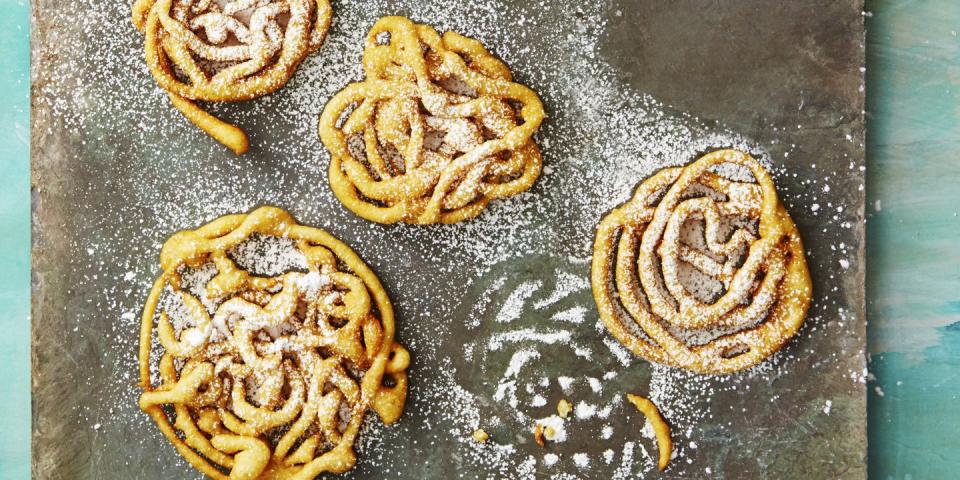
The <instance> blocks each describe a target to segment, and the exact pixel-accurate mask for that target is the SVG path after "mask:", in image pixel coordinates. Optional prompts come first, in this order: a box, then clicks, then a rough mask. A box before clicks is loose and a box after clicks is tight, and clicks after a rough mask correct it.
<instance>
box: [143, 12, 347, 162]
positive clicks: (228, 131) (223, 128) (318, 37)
mask: <svg viewBox="0 0 960 480" xmlns="http://www.w3.org/2000/svg"><path fill="white" fill-rule="evenodd" d="M332 13H333V12H332V9H331V7H330V2H329V0H137V1H136V3H134V5H133V23H134V25H136V27H137V29H138V30H140V32H141V33H143V34H144V36H145V42H144V53H145V56H146V60H147V66H149V67H150V73H152V74H153V78H154V79H155V80H156V81H157V83H158V84H159V85H160V87H162V88H163V89H164V90H166V91H167V92H168V93H169V95H170V101H171V103H173V105H174V106H175V107H177V109H179V110H180V111H181V112H183V114H184V115H185V116H186V117H187V118H188V119H189V120H190V121H191V122H193V123H194V124H196V125H197V126H198V127H200V129H202V130H203V131H204V132H206V133H207V134H209V135H210V136H211V137H213V138H215V139H217V141H219V142H220V143H222V144H224V145H225V146H227V147H228V148H230V149H231V150H233V151H234V152H235V153H237V154H238V155H239V154H242V153H244V152H246V151H247V148H248V146H249V144H248V141H247V135H246V134H245V133H244V132H243V130H241V129H240V128H238V127H236V126H234V125H231V124H229V123H226V122H224V121H222V120H220V119H218V118H216V117H214V116H213V115H210V114H209V113H207V112H206V111H205V110H204V109H203V108H201V107H199V106H197V104H196V103H194V101H196V100H199V101H206V102H236V101H241V100H249V99H252V98H256V97H260V96H263V95H266V94H268V93H272V92H274V91H276V90H277V89H279V88H280V87H282V86H284V85H285V84H286V83H287V81H288V80H289V79H290V77H291V76H292V75H293V72H294V71H295V70H296V68H297V66H298V65H300V62H301V61H303V59H304V58H305V57H306V56H307V55H308V54H309V53H311V52H313V51H314V50H316V49H318V48H320V45H321V44H322V43H323V39H324V37H325V36H326V33H327V29H328V28H329V27H330V19H331V16H332Z"/></svg>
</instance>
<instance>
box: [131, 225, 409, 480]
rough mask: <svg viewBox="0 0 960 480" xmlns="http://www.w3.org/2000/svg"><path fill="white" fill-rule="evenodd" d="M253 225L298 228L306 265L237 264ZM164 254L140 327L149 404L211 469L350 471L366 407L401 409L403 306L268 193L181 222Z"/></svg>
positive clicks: (255, 234)
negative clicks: (236, 209) (266, 269)
mask: <svg viewBox="0 0 960 480" xmlns="http://www.w3.org/2000/svg"><path fill="white" fill-rule="evenodd" d="M254 238H268V239H274V240H276V239H281V240H283V241H287V242H289V243H290V244H291V247H292V248H293V249H294V250H295V252H299V253H296V254H295V255H294V257H295V258H297V259H299V260H298V262H297V266H296V268H294V269H290V270H289V271H286V272H282V273H278V274H277V275H261V272H251V271H250V270H245V269H242V268H240V267H239V266H238V263H239V260H235V259H236V258H237V257H236V255H237V251H238V249H242V248H243V245H245V242H248V241H250V240H251V239H254ZM256 251H259V250H256ZM256 251H255V252H256ZM254 256H256V255H254ZM160 259H161V266H162V267H163V273H162V275H161V276H160V278H158V279H157V281H156V282H155V284H154V286H153V289H152V290H151V292H150V295H149V297H148V299H147V302H146V306H145V308H144V311H143V317H142V326H141V331H140V353H139V360H140V384H141V386H142V387H143V390H144V392H143V394H142V395H141V396H140V408H142V409H143V410H144V411H145V412H147V413H148V414H149V415H150V416H151V417H152V418H153V419H154V421H155V422H156V424H157V425H158V426H159V427H160V430H161V431H162V432H163V433H164V435H165V436H166V437H167V438H168V439H169V440H170V442H172V443H173V445H174V446H175V447H176V448H177V450H178V451H179V452H180V453H181V455H183V456H184V457H185V458H186V459H187V460H188V461H189V462H190V463H191V464H193V465H194V466H195V467H196V468H198V469H200V470H201V471H202V472H203V473H205V474H207V475H209V476H211V477H213V478H218V479H220V478H228V477H229V478H231V479H241V478H243V479H247V478H250V479H252V478H274V479H312V478H314V477H316V476H317V475H319V474H321V473H323V472H335V473H340V472H344V471H347V470H349V469H351V468H352V467H353V466H354V464H355V463H356V456H355V454H354V451H353V444H354V441H355V440H356V437H357V435H358V432H359V429H360V426H361V423H362V421H363V418H364V415H365V413H366V411H367V410H368V409H373V410H374V411H376V412H377V414H379V416H380V418H381V419H382V420H383V421H384V423H388V424H389V423H393V422H395V421H397V419H398V418H399V417H400V415H401V413H402V411H403V405H404V402H405V399H406V391H407V375H406V369H407V366H408V364H409V354H408V353H407V351H406V350H405V349H404V348H403V347H402V346H401V345H399V344H397V343H395V342H394V341H393V335H394V324H393V307H392V306H391V304H390V300H389V298H387V295H386V293H385V292H384V289H383V287H382V285H381V284H380V282H379V280H377V277H376V276H375V275H374V273H373V272H372V271H371V270H370V269H369V268H368V267H367V266H366V265H365V264H364V263H363V261H362V260H361V259H360V258H359V257H358V256H357V255H356V254H355V253H354V252H353V251H352V250H350V248H349V247H347V246H346V245H344V244H343V243H341V242H340V241H338V240H337V239H335V238H333V237H332V236H330V235H329V234H328V233H326V232H324V231H323V230H319V229H316V228H311V227H306V226H302V225H298V224H297V223H296V221H295V220H294V219H293V218H292V217H291V216H290V215H289V214H287V213H286V212H285V211H283V210H280V209H277V208H272V207H262V208H259V209H257V210H255V211H253V212H251V213H249V214H247V215H229V216H225V217H222V218H220V219H217V220H215V221H213V222H211V223H209V224H207V225H206V226H203V227H201V228H199V229H197V230H192V231H184V232H180V233H177V234H175V235H173V236H172V237H171V238H170V239H169V240H168V241H167V242H166V243H165V244H164V246H163V250H162V253H161V255H160ZM204 271H205V272H209V273H208V274H207V276H206V277H203V276H202V275H199V276H198V273H197V272H204ZM196 278H204V281H202V282H197V281H196ZM154 333H156V335H154ZM151 355H153V357H152V359H151ZM157 366H158V367H159V375H156V372H154V373H155V377H154V380H151V368H157Z"/></svg>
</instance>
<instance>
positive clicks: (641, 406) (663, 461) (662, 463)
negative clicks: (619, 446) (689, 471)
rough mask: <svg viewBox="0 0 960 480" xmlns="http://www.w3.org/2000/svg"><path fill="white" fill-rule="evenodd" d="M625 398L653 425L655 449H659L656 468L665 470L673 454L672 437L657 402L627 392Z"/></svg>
mask: <svg viewBox="0 0 960 480" xmlns="http://www.w3.org/2000/svg"><path fill="white" fill-rule="evenodd" d="M627 400H629V401H630V403H632V404H633V406H634V407H637V410H640V412H641V413H643V416H644V417H647V420H649V421H650V425H652V426H653V433H654V434H655V435H656V436H657V449H658V450H659V451H660V454H659V456H658V459H657V468H658V469H659V470H660V471H661V472H662V471H664V470H666V469H667V465H669V464H670V457H671V456H672V455H673V439H672V438H671V437H670V425H669V424H667V421H666V420H664V419H663V415H661V414H660V409H659V408H657V404H655V403H653V402H652V401H651V400H650V399H648V398H646V397H641V396H640V395H634V394H632V393H628V394H627Z"/></svg>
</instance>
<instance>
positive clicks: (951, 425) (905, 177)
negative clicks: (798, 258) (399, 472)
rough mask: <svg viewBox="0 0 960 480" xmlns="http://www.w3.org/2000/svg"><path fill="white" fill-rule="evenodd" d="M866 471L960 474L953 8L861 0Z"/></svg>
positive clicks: (956, 18) (958, 137)
mask: <svg viewBox="0 0 960 480" xmlns="http://www.w3.org/2000/svg"><path fill="white" fill-rule="evenodd" d="M867 9H868V11H869V12H870V16H869V17H868V19H867V42H868V43H867V93H868V95H867V112H868V116H867V131H868V134H867V164H868V171H867V198H868V202H867V204H868V212H869V215H868V219H867V265H868V266H869V267H868V269H867V272H868V274H867V300H868V303H867V314H868V321H869V328H868V332H869V348H870V352H871V354H872V362H871V364H870V370H871V372H872V373H873V374H874V375H875V377H876V380H875V381H874V382H873V383H872V384H871V389H870V396H869V435H870V438H869V440H870V470H869V471H870V475H871V477H873V478H878V479H887V478H896V479H900V478H914V479H921V478H957V476H958V475H960V434H958V432H960V251H958V248H957V247H958V245H960V218H958V212H960V188H958V186H957V179H958V178H960V35H958V32H960V5H958V3H957V2H956V1H955V0H929V1H922V2H917V1H892V0H880V1H872V2H869V3H868V5H867Z"/></svg>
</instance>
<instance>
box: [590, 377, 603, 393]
mask: <svg viewBox="0 0 960 480" xmlns="http://www.w3.org/2000/svg"><path fill="white" fill-rule="evenodd" d="M587 383H589V384H590V390H593V392H594V393H601V392H603V384H601V383H600V380H599V379H597V378H594V377H587Z"/></svg>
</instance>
